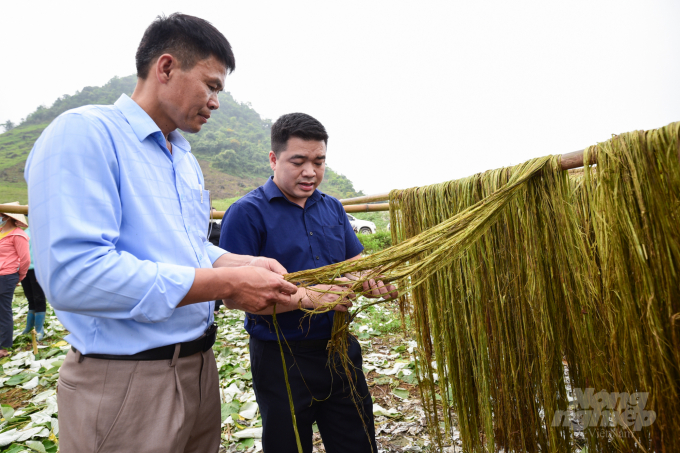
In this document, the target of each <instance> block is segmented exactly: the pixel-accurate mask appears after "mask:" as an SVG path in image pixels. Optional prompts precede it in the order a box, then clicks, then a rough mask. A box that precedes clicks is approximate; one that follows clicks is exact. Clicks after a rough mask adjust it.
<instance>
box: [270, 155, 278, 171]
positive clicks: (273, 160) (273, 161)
mask: <svg viewBox="0 0 680 453" xmlns="http://www.w3.org/2000/svg"><path fill="white" fill-rule="evenodd" d="M269 166H270V167H272V171H276V154H274V151H269Z"/></svg>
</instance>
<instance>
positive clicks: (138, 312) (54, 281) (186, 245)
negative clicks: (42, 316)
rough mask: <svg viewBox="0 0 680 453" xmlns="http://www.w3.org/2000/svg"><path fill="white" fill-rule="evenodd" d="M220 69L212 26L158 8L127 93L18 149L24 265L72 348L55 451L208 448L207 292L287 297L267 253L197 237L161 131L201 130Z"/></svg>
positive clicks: (196, 204) (182, 160)
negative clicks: (25, 155)
mask: <svg viewBox="0 0 680 453" xmlns="http://www.w3.org/2000/svg"><path fill="white" fill-rule="evenodd" d="M233 69H234V57H233V54H232V52H231V47H230V45H229V43H228V41H227V40H226V39H225V38H224V36H223V35H222V34H221V33H220V32H219V31H218V30H217V29H215V28H214V27H213V26H212V25H211V24H209V23H208V22H206V21H204V20H202V19H199V18H196V17H192V16H187V15H182V14H173V15H171V16H169V17H167V18H166V17H159V18H158V19H157V20H156V21H154V22H153V23H152V24H151V25H150V26H149V28H148V29H147V30H146V32H145V34H144V36H143V38H142V41H141V43H140V46H139V48H138V50H137V76H138V83H137V87H136V88H135V91H134V93H133V94H132V98H129V97H127V96H125V95H122V96H121V97H120V98H119V99H118V101H116V103H115V105H113V106H86V107H81V108H78V109H74V110H71V111H68V112H65V113H64V114H62V115H60V116H59V117H58V118H57V119H55V120H54V121H53V122H52V124H51V125H50V126H49V127H48V128H47V129H45V131H44V132H43V134H42V135H41V137H40V138H39V140H38V141H37V142H36V144H35V146H34V148H33V150H32V151H31V155H30V156H29V159H28V161H27V165H26V173H25V175H26V180H27V182H28V186H29V205H30V207H31V228H32V233H33V240H34V252H35V254H36V261H37V266H36V273H37V277H38V280H39V281H40V283H41V285H42V287H43V288H44V290H45V293H46V294H47V297H48V299H49V300H50V302H51V303H52V306H53V307H54V309H55V312H56V313H57V316H58V317H59V319H60V321H61V322H62V323H63V324H64V326H65V327H66V328H67V329H68V330H69V331H70V332H71V334H70V335H69V336H68V337H67V341H69V343H71V345H72V346H73V348H72V351H70V352H69V354H68V356H67V359H66V361H65V363H64V365H63V367H62V369H61V373H60V379H59V393H58V398H59V422H60V447H61V450H62V451H68V452H80V451H83V452H85V451H88V452H89V451H100V452H104V451H135V452H147V451H148V452H151V451H159V452H206V451H209V452H217V451H218V448H219V443H220V401H219V394H218V375H217V369H216V366H215V360H214V356H213V354H212V350H211V349H210V347H211V346H212V343H213V342H214V328H213V327H212V324H213V318H212V313H213V302H212V301H214V300H215V299H229V300H230V306H231V307H236V308H239V309H242V310H246V311H249V312H255V311H259V310H261V309H264V308H266V307H268V306H270V305H273V304H276V303H279V304H283V305H288V304H291V303H292V302H291V297H290V296H291V295H292V294H295V293H296V291H297V288H296V287H295V286H294V285H292V284H290V283H288V282H286V281H285V280H284V279H283V278H282V276H281V275H282V274H284V273H285V272H286V270H285V269H284V268H283V267H282V266H281V265H280V264H279V263H278V262H276V261H275V260H271V259H265V258H255V257H252V256H243V255H235V254H229V253H227V252H226V251H225V250H222V249H220V248H219V247H216V246H214V245H212V244H210V243H209V242H208V241H207V239H206V236H207V227H208V217H209V211H210V197H209V193H208V191H207V190H205V184H204V179H203V175H202V173H201V169H200V167H199V165H198V162H197V160H196V158H195V157H194V156H193V155H192V154H191V151H190V146H189V143H188V142H187V141H186V140H185V139H184V138H183V137H182V136H181V135H180V134H179V133H178V132H177V131H176V129H181V130H183V131H185V132H198V131H200V129H201V126H202V125H203V124H205V123H206V122H207V121H208V119H209V118H210V113H211V111H212V110H215V109H217V108H219V101H218V99H217V94H218V93H219V91H221V90H222V89H223V86H224V81H225V78H226V75H227V73H228V72H230V71H232V70H233ZM205 301H209V302H205Z"/></svg>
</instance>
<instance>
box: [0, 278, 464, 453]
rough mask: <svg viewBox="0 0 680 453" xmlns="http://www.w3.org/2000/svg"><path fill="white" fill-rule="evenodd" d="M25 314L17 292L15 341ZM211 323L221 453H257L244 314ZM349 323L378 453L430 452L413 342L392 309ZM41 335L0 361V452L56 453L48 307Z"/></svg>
mask: <svg viewBox="0 0 680 453" xmlns="http://www.w3.org/2000/svg"><path fill="white" fill-rule="evenodd" d="M361 302H362V301H361V300H360V301H359V303H361ZM27 309H28V307H27V302H26V299H25V298H24V296H23V292H22V291H21V289H20V288H18V289H17V291H16V293H15V297H14V303H13V310H14V323H15V326H14V327H15V336H16V335H18V334H19V333H20V332H21V330H22V329H23V326H24V320H25V316H26V312H27ZM216 321H217V323H218V325H219V326H220V330H219V333H218V338H217V342H216V344H215V346H214V351H215V356H216V359H217V366H218V367H219V372H220V381H221V383H220V393H221V395H220V396H221V398H222V446H223V448H222V451H224V452H236V451H243V452H256V451H261V449H262V447H261V443H260V436H261V430H262V428H261V426H262V419H261V417H260V413H259V410H258V406H257V403H256V401H255V395H254V393H253V389H252V381H251V379H252V378H251V373H250V359H249V352H248V335H247V333H246V332H245V330H244V329H243V313H242V312H238V311H226V310H225V309H224V308H222V311H220V313H219V314H218V315H217V317H216ZM353 324H354V326H353V330H354V332H353V333H354V334H355V335H356V336H357V337H358V338H359V341H360V342H361V345H362V349H363V353H364V372H365V373H366V376H367V378H368V383H369V387H370V390H371V394H372V396H373V399H374V406H373V411H374V414H375V416H376V419H375V425H376V433H377V439H378V447H379V451H380V452H426V451H431V450H430V442H429V438H428V435H427V428H426V426H425V414H424V413H423V410H422V407H421V404H420V400H419V393H418V388H417V386H416V379H415V374H414V365H415V364H414V356H413V348H414V347H415V341H413V340H412V339H411V338H410V336H409V335H406V336H404V334H403V332H402V330H401V321H400V316H399V310H398V307H396V305H376V306H373V307H370V308H368V310H366V311H365V312H364V313H361V314H360V315H359V316H358V318H357V320H356V321H355V322H354V323H353ZM407 327H408V322H407ZM45 330H46V336H45V338H44V340H43V341H42V342H40V343H38V345H37V351H38V353H37V354H34V352H33V345H32V341H31V338H30V336H28V335H26V336H19V337H18V338H17V340H15V348H14V349H13V350H12V354H11V355H10V356H9V357H7V358H4V359H2V360H0V404H1V407H2V418H1V419H0V452H2V453H19V452H30V453H34V452H40V453H45V452H48V453H55V452H57V451H58V447H59V410H58V407H57V399H56V382H57V378H58V377H59V367H60V366H61V364H62V363H63V361H64V358H65V356H66V353H67V351H68V349H69V348H70V346H69V345H68V344H67V343H66V342H65V341H64V340H63V338H64V337H65V336H66V335H67V334H68V332H66V330H65V329H64V328H63V326H62V325H61V324H60V323H59V320H58V319H57V317H56V316H55V315H54V312H52V311H51V309H50V308H48V313H47V319H46V329H45ZM407 330H408V329H407ZM314 431H315V434H314V444H315V447H314V450H315V451H318V452H323V451H325V450H324V447H323V442H322V439H321V436H320V435H319V433H318V432H316V431H317V430H316V427H315V429H314ZM454 439H456V435H455V433H454ZM456 450H457V451H461V450H460V448H459V447H458V448H457V446H456V445H455V441H454V445H452V446H451V447H450V451H456Z"/></svg>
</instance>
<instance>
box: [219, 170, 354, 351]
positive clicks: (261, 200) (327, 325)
mask: <svg viewBox="0 0 680 453" xmlns="http://www.w3.org/2000/svg"><path fill="white" fill-rule="evenodd" d="M220 247H221V248H223V249H225V250H227V251H229V252H232V253H238V254H241V255H254V256H266V257H267V258H274V259H275V260H277V261H278V262H279V263H281V265H283V267H285V268H286V270H287V271H288V272H297V271H301V270H307V269H313V268H317V267H322V266H326V265H328V264H333V263H339V262H340V261H345V260H347V259H349V258H354V257H355V256H357V255H358V254H359V253H361V251H362V250H363V249H364V247H363V246H362V245H361V242H359V239H358V238H357V236H356V234H355V233H354V231H353V230H352V226H351V225H350V224H349V220H348V219H347V214H345V210H344V209H343V207H342V204H340V202H339V201H338V200H337V199H335V198H333V197H331V196H330V195H326V194H325V193H322V192H320V191H318V190H315V191H314V193H313V194H312V195H311V196H310V197H309V198H308V199H307V202H306V203H305V207H304V208H302V207H300V206H299V205H297V204H295V203H292V202H290V201H289V200H288V199H287V198H286V197H285V196H284V195H283V193H282V192H281V190H280V189H279V188H278V187H277V186H276V184H275V183H274V181H273V179H272V178H271V177H270V178H269V180H268V181H267V182H266V183H265V184H264V185H263V186H260V187H258V188H257V189H255V190H253V191H252V192H250V193H248V194H247V195H245V196H244V197H243V198H241V199H240V200H238V201H237V202H236V203H234V204H233V205H231V207H230V208H229V210H228V211H227V212H226V214H225V215H224V219H222V232H221V235H220ZM333 314H334V312H332V311H331V312H329V313H324V314H320V315H315V316H313V317H312V318H311V322H310V319H309V318H306V319H304V320H302V317H303V316H304V312H302V311H301V310H294V311H290V312H286V313H281V314H280V315H277V316H276V319H277V320H278V322H279V326H280V328H281V331H282V333H283V335H284V336H285V337H286V340H290V341H298V340H320V339H324V338H330V336H331V328H332V326H333ZM245 327H246V330H247V331H248V333H250V335H252V336H254V337H255V338H257V339H260V340H265V341H267V340H269V341H272V340H276V332H275V330H274V325H273V324H272V317H271V316H269V315H253V314H247V315H246V321H245Z"/></svg>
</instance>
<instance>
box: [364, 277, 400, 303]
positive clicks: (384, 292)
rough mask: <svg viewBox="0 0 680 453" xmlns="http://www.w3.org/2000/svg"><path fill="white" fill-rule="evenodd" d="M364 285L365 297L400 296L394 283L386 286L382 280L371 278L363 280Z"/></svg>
mask: <svg viewBox="0 0 680 453" xmlns="http://www.w3.org/2000/svg"><path fill="white" fill-rule="evenodd" d="M362 286H363V288H364V297H371V298H377V297H382V298H383V299H396V298H397V297H398V296H399V292H398V291H397V287H396V286H394V285H392V284H388V285H387V286H385V284H384V283H383V282H382V280H377V281H376V280H374V279H372V278H371V279H370V280H368V281H365V282H363V283H362Z"/></svg>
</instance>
